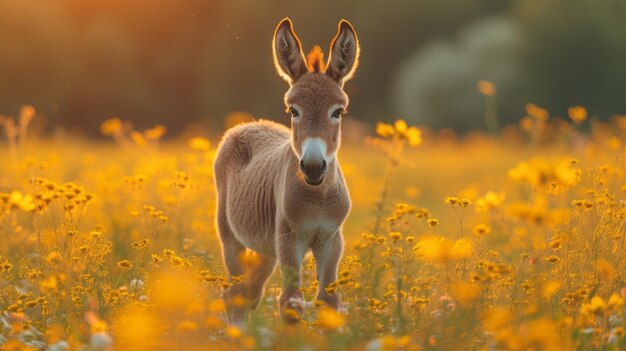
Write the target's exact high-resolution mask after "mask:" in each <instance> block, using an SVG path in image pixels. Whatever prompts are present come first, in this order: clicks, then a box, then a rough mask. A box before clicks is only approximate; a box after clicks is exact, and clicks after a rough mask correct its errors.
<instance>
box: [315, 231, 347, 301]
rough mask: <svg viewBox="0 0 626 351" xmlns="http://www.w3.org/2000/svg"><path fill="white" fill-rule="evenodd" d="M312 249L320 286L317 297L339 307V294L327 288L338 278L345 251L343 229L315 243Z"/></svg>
mask: <svg viewBox="0 0 626 351" xmlns="http://www.w3.org/2000/svg"><path fill="white" fill-rule="evenodd" d="M312 251H313V256H314V257H315V264H316V269H317V280H318V286H319V288H318V291H317V297H316V299H317V300H318V301H323V302H325V303H326V304H327V305H329V306H331V307H333V308H337V307H339V296H338V295H337V294H336V293H335V292H334V291H333V292H331V293H329V292H328V291H327V290H326V288H327V287H328V285H329V284H330V283H332V282H334V281H336V280H337V270H338V268H339V260H340V259H341V254H342V253H343V237H342V235H341V229H340V230H337V232H336V233H335V234H333V236H331V237H330V238H329V239H328V240H325V241H323V242H320V243H318V244H317V245H314V246H313V247H312Z"/></svg>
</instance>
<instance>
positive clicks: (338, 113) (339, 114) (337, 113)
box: [330, 108, 346, 118]
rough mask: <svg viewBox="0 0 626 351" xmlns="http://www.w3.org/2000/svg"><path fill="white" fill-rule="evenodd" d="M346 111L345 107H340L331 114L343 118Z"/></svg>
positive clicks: (333, 116)
mask: <svg viewBox="0 0 626 351" xmlns="http://www.w3.org/2000/svg"><path fill="white" fill-rule="evenodd" d="M344 113H346V110H344V109H343V108H338V109H336V110H335V112H333V114H332V115H330V116H331V117H332V118H341V116H342V115H343V114H344Z"/></svg>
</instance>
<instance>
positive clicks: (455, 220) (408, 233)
mask: <svg viewBox="0 0 626 351" xmlns="http://www.w3.org/2000/svg"><path fill="white" fill-rule="evenodd" d="M526 112H527V115H526V116H520V122H519V124H517V125H512V126H507V127H505V128H503V129H502V130H501V131H499V132H497V133H495V131H494V133H492V134H489V135H488V134H483V133H478V132H476V133H470V134H467V135H465V136H456V135H455V134H454V133H452V132H450V131H442V132H438V133H434V132H428V131H422V130H420V129H418V128H416V127H413V126H407V125H406V123H405V122H403V121H402V120H398V121H393V122H390V123H379V124H378V125H377V126H376V128H375V129H374V130H372V132H371V133H369V134H370V135H363V136H359V137H351V138H346V140H345V142H344V143H343V146H342V149H341V151H340V160H341V165H342V168H343V170H344V173H345V176H346V180H347V182H348V187H349V189H350V193H351V198H352V211H351V213H350V215H349V217H348V219H347V222H346V223H345V225H344V235H345V238H346V250H345V252H344V256H343V260H342V264H341V268H340V278H339V280H338V281H336V282H335V283H334V284H332V285H331V286H330V287H329V289H332V290H333V291H336V292H338V293H339V294H340V296H341V298H342V306H341V308H340V309H339V310H338V311H335V310H333V309H330V308H328V307H325V306H318V305H316V304H315V302H314V301H312V299H313V297H314V296H315V292H316V288H317V285H316V284H317V282H316V275H315V264H314V261H313V258H312V256H310V255H307V257H306V258H305V264H304V268H303V270H304V272H303V286H304V295H305V299H306V301H307V307H306V309H305V313H304V315H303V317H302V320H301V321H300V322H299V323H297V324H295V325H286V324H284V323H283V322H281V320H280V319H279V317H278V315H277V308H276V304H277V302H276V301H277V298H278V296H279V295H280V273H279V272H278V271H276V272H275V274H274V276H273V277H272V279H271V280H270V282H269V283H268V285H267V286H266V291H265V296H264V299H263V301H262V303H261V306H260V307H259V309H258V310H257V311H256V312H254V313H253V314H252V315H251V317H250V320H249V321H248V322H247V323H246V325H245V326H243V327H241V326H240V327H237V326H232V325H228V323H227V321H226V317H225V310H226V307H227V306H225V303H224V302H223V300H222V299H221V298H220V294H221V292H222V291H223V290H224V289H227V288H228V287H229V286H231V285H232V281H228V279H226V276H225V269H224V267H223V264H222V259H221V253H220V246H219V241H218V239H217V236H216V230H215V226H214V205H215V189H214V184H213V170H212V160H213V157H214V154H215V147H216V144H217V142H218V140H217V139H216V138H215V137H211V138H206V136H202V135H198V136H192V137H189V138H181V137H173V138H165V137H166V136H167V135H166V133H167V129H166V128H165V127H163V126H155V127H153V128H150V129H148V130H144V131H135V130H133V129H132V126H131V125H130V124H129V123H128V122H126V121H123V120H120V119H109V120H106V121H103V122H102V125H101V131H102V134H103V135H104V136H105V137H106V138H105V139H102V140H92V139H89V138H86V137H84V136H80V135H72V134H63V133H56V134H51V135H48V136H45V137H42V136H29V135H28V127H29V123H30V122H31V120H33V118H35V119H36V118H37V116H36V112H35V111H34V109H33V108H32V107H28V106H25V107H24V108H23V109H22V111H21V113H20V115H19V116H16V117H15V118H9V117H5V118H4V119H3V120H2V126H3V130H4V132H5V133H4V136H5V138H4V139H3V140H1V141H2V142H3V144H2V145H1V146H0V309H1V310H2V314H1V315H0V344H1V345H2V349H3V350H43V349H47V350H57V351H59V350H113V349H115V350H175V349H184V350H205V349H210V350H222V349H223V350H236V349H241V350H275V349H278V350H371V351H374V350H462V349H467V350H623V349H624V348H625V347H626V335H625V332H624V327H625V322H624V311H625V310H624V298H626V275H625V274H626V273H625V272H626V246H625V245H624V241H625V227H624V224H625V220H626V206H625V203H624V200H625V196H626V195H625V193H626V179H625V174H624V169H625V168H624V162H625V159H624V156H625V143H626V116H614V117H613V118H612V119H611V120H610V122H608V123H605V122H601V121H599V120H598V119H597V118H595V117H594V116H591V115H588V112H587V111H586V110H585V108H584V107H580V106H577V107H572V108H570V109H569V110H568V111H557V112H555V114H556V115H559V114H560V115H561V116H562V117H558V116H554V115H551V114H550V112H549V111H546V110H545V109H543V108H541V107H539V106H536V105H533V104H528V105H527V106H526ZM348 118H350V117H346V119H348ZM214 129H216V130H215V135H219V133H220V132H221V131H220V130H219V129H220V128H214ZM241 259H242V260H245V261H248V262H249V263H254V260H255V256H254V254H252V253H249V254H247V255H246V256H244V257H242V258H241ZM230 303H233V304H242V305H245V304H246V303H247V301H245V300H244V299H234V300H232V301H231V302H230Z"/></svg>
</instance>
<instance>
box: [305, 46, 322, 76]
mask: <svg viewBox="0 0 626 351" xmlns="http://www.w3.org/2000/svg"><path fill="white" fill-rule="evenodd" d="M306 63H307V68H308V69H309V72H313V73H319V72H324V69H325V68H326V64H325V63H324V52H323V51H322V48H321V47H320V46H319V45H315V46H314V47H313V49H311V51H310V52H309V54H308V55H306Z"/></svg>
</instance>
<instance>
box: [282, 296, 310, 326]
mask: <svg viewBox="0 0 626 351" xmlns="http://www.w3.org/2000/svg"><path fill="white" fill-rule="evenodd" d="M279 302H280V316H281V318H282V319H283V320H284V321H285V322H287V323H289V324H293V323H297V322H299V321H300V320H301V319H302V314H303V313H304V304H305V303H304V297H303V296H302V293H296V294H293V295H291V297H289V298H283V297H282V296H281V297H280V299H279Z"/></svg>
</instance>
